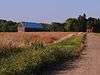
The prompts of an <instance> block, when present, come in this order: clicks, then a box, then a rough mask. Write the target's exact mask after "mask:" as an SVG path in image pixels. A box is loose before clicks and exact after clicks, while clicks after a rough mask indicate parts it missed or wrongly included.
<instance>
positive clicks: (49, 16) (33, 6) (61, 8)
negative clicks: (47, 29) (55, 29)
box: [0, 0, 100, 22]
mask: <svg viewBox="0 0 100 75" xmlns="http://www.w3.org/2000/svg"><path fill="white" fill-rule="evenodd" d="M84 12H85V13H86V14H87V16H92V17H100V0H0V18H3V19H7V20H14V21H34V22H47V21H50V22H52V21H58V22H63V21H64V20H66V19H67V18H69V17H77V16H78V15H80V14H82V13H84Z"/></svg>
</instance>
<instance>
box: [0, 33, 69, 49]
mask: <svg viewBox="0 0 100 75" xmlns="http://www.w3.org/2000/svg"><path fill="white" fill-rule="evenodd" d="M70 33H71V32H30V33H28V32H25V33H23V32H20V33H0V48H1V49H2V48H5V47H6V48H7V49H8V48H13V47H14V48H15V47H20V46H21V47H22V46H25V45H29V44H30V43H34V42H35V41H37V40H38V41H40V42H43V43H45V44H49V43H53V42H54V41H57V40H59V39H61V38H62V37H65V36H67V35H69V34H70Z"/></svg>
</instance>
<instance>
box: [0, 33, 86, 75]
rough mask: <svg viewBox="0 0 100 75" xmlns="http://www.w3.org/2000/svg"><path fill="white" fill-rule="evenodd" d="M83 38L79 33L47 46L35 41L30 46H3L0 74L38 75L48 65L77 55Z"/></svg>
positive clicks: (83, 35) (0, 54)
mask: <svg viewBox="0 0 100 75" xmlns="http://www.w3.org/2000/svg"><path fill="white" fill-rule="evenodd" d="M84 40H85V34H80V35H75V36H72V37H70V38H69V39H65V40H64V41H62V42H59V43H56V44H52V45H48V46H46V45H44V44H43V43H41V42H38V41H37V42H35V43H31V46H30V47H29V46H25V47H23V48H21V47H19V48H12V49H11V48H10V49H6V48H4V51H3V52H1V53H0V75H32V74H34V75H35V74H37V73H38V75H39V73H41V72H42V70H43V68H45V67H46V66H48V65H49V66H50V65H54V64H57V63H59V62H63V61H64V60H71V59H73V58H75V57H78V56H79V55H80V53H81V51H82V48H83V43H84ZM1 50H2V49H1ZM7 50H8V51H7Z"/></svg>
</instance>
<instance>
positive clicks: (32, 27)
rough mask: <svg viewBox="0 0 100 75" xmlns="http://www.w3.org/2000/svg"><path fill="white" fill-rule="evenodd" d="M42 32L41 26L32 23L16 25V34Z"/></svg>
mask: <svg viewBox="0 0 100 75" xmlns="http://www.w3.org/2000/svg"><path fill="white" fill-rule="evenodd" d="M35 31H44V28H43V26H42V24H40V23H34V22H21V23H20V24H19V25H18V32H35Z"/></svg>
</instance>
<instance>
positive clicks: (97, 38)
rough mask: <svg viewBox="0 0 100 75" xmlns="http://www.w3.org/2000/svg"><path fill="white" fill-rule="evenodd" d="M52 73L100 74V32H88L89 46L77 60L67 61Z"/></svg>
mask: <svg viewBox="0 0 100 75" xmlns="http://www.w3.org/2000/svg"><path fill="white" fill-rule="evenodd" d="M51 75H100V34H99V35H98V34H94V33H89V34H87V47H86V50H84V51H83V55H82V57H81V58H80V59H79V60H76V61H75V62H73V63H72V62H66V63H64V64H62V65H61V66H60V67H57V69H56V70H55V71H54V72H53V73H52V74H51Z"/></svg>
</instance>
